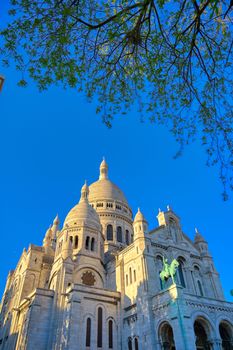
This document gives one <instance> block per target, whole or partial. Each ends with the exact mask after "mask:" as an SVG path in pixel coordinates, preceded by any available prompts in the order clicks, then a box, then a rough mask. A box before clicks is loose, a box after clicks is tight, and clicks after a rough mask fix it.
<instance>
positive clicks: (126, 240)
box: [125, 230, 130, 245]
mask: <svg viewBox="0 0 233 350" xmlns="http://www.w3.org/2000/svg"><path fill="white" fill-rule="evenodd" d="M125 243H126V244H127V245H129V244H130V242H129V230H126V231H125Z"/></svg>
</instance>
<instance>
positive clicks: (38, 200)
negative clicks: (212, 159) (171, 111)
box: [0, 67, 233, 300]
mask: <svg viewBox="0 0 233 350" xmlns="http://www.w3.org/2000/svg"><path fill="white" fill-rule="evenodd" d="M1 73H2V74H4V75H5V77H6V81H5V86H4V88H3V91H2V93H1V94H0V117H1V119H0V120H1V129H0V130H1V137H0V149H1V174H0V176H1V181H0V193H1V202H0V220H1V221H0V222H1V240H2V241H1V247H2V248H1V263H0V274H1V277H2V278H1V280H0V293H2V291H3V288H4V285H5V279H6V277H7V273H8V271H9V270H10V269H13V268H14V267H15V265H16V263H17V261H18V259H19V257H20V255H21V252H22V250H23V248H24V247H26V248H27V247H28V245H29V243H34V244H41V243H42V240H43V237H44V234H45V231H46V229H47V228H48V226H49V225H50V223H51V222H52V220H53V218H54V217H55V215H56V214H57V213H58V214H59V217H60V219H61V221H63V220H64V218H65V216H66V214H67V213H68V211H69V210H70V208H71V207H72V206H74V205H75V204H76V203H77V201H78V200H79V196H80V188H81V186H82V184H83V182H84V180H85V179H87V181H88V183H89V184H90V183H92V182H93V181H95V180H96V179H97V178H98V172H99V164H100V162H101V160H102V157H103V156H105V158H106V160H107V162H108V164H109V176H110V179H111V180H113V182H115V183H116V184H117V185H118V186H119V187H120V188H121V189H122V190H123V192H124V193H125V195H126V197H127V198H128V201H129V204H130V205H131V207H132V209H133V212H134V213H136V210H137V207H138V206H140V208H141V210H142V211H143V213H144V215H145V216H146V218H147V220H148V221H149V225H150V228H151V229H152V228H153V227H155V226H157V219H156V215H157V213H158V208H161V209H162V210H163V209H164V210H165V208H166V206H167V204H170V205H171V206H172V208H173V209H174V211H175V212H176V213H177V214H178V215H179V216H180V218H181V224H182V227H183V230H184V232H185V233H186V234H188V236H189V237H191V238H193V237H194V228H195V227H198V229H199V230H200V232H201V233H202V234H203V235H204V237H205V238H206V239H207V240H208V242H209V248H210V251H211V253H212V255H213V257H214V261H215V265H216V267H217V269H218V271H219V273H220V276H221V281H222V284H223V287H224V291H225V296H226V297H227V299H228V300H233V298H232V297H231V296H230V294H229V290H230V289H231V288H233V275H232V273H231V272H230V274H229V271H231V270H232V259H231V257H232V248H233V237H232V236H233V229H232V222H231V220H232V204H233V201H232V199H231V200H229V201H228V202H223V201H222V198H221V191H222V187H221V184H220V182H219V180H218V173H217V169H214V168H211V169H210V168H207V167H206V166H205V160H206V156H205V153H204V150H203V149H202V148H201V147H200V146H199V145H198V143H195V144H193V145H191V146H189V147H187V148H186V149H185V150H184V154H183V156H182V157H180V158H179V159H177V160H174V159H173V156H174V154H175V153H176V150H177V148H178V146H177V144H176V143H175V142H174V140H173V138H172V136H171V135H170V134H169V132H168V131H167V130H166V129H164V128H158V127H157V126H156V125H155V124H151V123H150V122H149V121H148V122H144V123H141V122H140V116H139V115H138V113H137V111H136V110H132V111H131V113H129V114H128V115H127V116H124V117H120V116H119V117H117V118H116V119H115V121H114V122H113V127H112V129H107V128H106V126H105V125H104V124H103V123H102V122H101V119H100V117H99V116H97V115H96V114H95V108H96V105H95V103H94V102H93V103H88V102H87V101H86V99H85V97H84V96H83V95H81V94H79V93H78V92H76V91H75V90H70V89H67V90H63V89H61V88H59V87H51V88H50V89H49V90H48V91H45V92H43V93H39V92H38V91H37V89H36V87H35V86H34V84H33V83H31V84H30V85H29V87H28V88H26V89H22V88H19V87H17V81H18V80H19V79H20V75H19V73H18V72H16V71H15V70H14V68H13V67H11V68H9V69H5V68H0V74H1Z"/></svg>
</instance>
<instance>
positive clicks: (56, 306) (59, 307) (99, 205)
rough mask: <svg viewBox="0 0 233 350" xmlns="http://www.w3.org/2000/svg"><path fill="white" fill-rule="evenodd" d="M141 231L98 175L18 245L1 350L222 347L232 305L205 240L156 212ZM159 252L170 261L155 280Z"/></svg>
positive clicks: (231, 332)
mask: <svg viewBox="0 0 233 350" xmlns="http://www.w3.org/2000/svg"><path fill="white" fill-rule="evenodd" d="M157 218H158V227H156V228H155V229H153V230H151V231H148V224H147V221H146V219H145V218H144V216H143V214H142V213H141V211H140V210H138V212H137V214H136V216H135V218H134V220H133V219H132V211H131V209H130V207H129V204H128V202H127V200H126V198H125V196H124V194H123V193H122V191H121V190H120V189H119V188H118V187H117V186H116V185H114V184H113V183H112V182H111V181H110V180H109V179H108V166H107V164H106V162H105V160H103V161H102V163H101V165H100V176H99V180H98V181H96V182H94V183H93V184H91V185H90V186H89V188H88V186H87V184H85V185H84V186H83V187H82V189H81V198H80V201H79V203H78V204H77V205H75V206H74V208H72V209H71V210H70V212H69V213H68V215H67V217H66V219H65V221H64V224H63V227H62V228H61V229H59V219H58V217H56V218H55V220H54V221H53V225H52V226H51V227H50V228H49V229H48V230H47V232H46V234H45V238H44V240H43V245H42V246H36V245H34V244H30V246H29V248H28V249H27V250H26V249H24V251H23V253H22V255H21V257H20V259H19V262H18V264H17V267H16V269H15V270H14V271H10V272H9V275H8V279H7V283H6V288H5V291H4V295H3V298H2V303H1V316H0V322H1V323H0V350H3V349H4V350H14V349H17V350H58V349H64V350H65V349H66V350H109V349H113V350H162V349H164V350H165V349H166V350H174V349H176V350H195V349H198V350H204V349H205V350H207V349H209V350H220V349H223V350H231V349H233V304H232V303H230V302H227V301H225V299H224V296H223V291H222V287H221V283H220V280H219V275H218V272H217V271H216V269H215V266H214V262H213V259H212V257H211V255H210V253H209V251H208V244H207V242H206V241H205V239H204V238H203V237H202V236H201V234H200V233H199V232H198V231H197V230H196V235H195V240H194V242H193V241H191V239H190V238H188V237H187V236H186V235H185V234H184V233H183V231H182V228H181V226H180V221H179V217H178V216H177V215H176V214H175V213H174V212H173V211H172V209H171V208H169V207H168V208H167V211H165V212H163V211H159V213H158V216H157ZM163 257H164V258H166V259H168V262H169V263H170V262H171V261H172V260H173V259H176V260H177V261H178V262H179V267H178V270H177V273H176V283H175V284H172V281H171V279H168V280H167V281H166V283H165V285H163V284H162V283H161V280H160V276H159V274H160V272H161V270H162V269H163Z"/></svg>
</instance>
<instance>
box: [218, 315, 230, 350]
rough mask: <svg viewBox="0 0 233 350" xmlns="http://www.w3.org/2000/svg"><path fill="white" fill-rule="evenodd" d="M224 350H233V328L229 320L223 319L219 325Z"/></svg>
mask: <svg viewBox="0 0 233 350" xmlns="http://www.w3.org/2000/svg"><path fill="white" fill-rule="evenodd" d="M218 331H219V335H220V339H221V341H222V350H232V348H233V326H232V323H231V322H229V321H228V320H225V319H222V320H220V322H219V325H218Z"/></svg>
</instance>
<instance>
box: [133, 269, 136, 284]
mask: <svg viewBox="0 0 233 350" xmlns="http://www.w3.org/2000/svg"><path fill="white" fill-rule="evenodd" d="M133 275H134V282H136V270H134V271H133Z"/></svg>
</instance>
